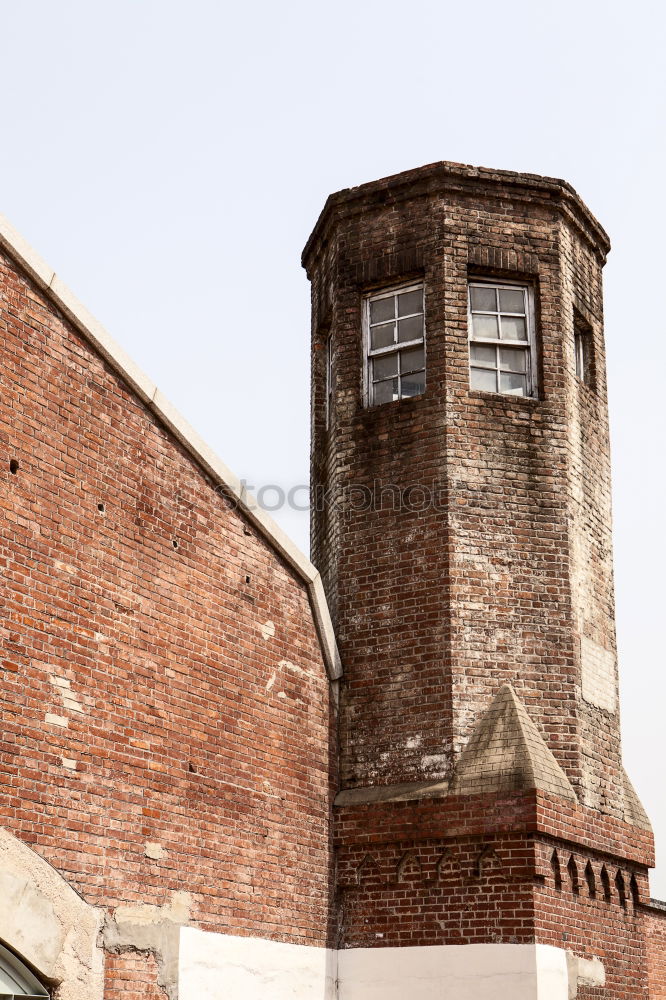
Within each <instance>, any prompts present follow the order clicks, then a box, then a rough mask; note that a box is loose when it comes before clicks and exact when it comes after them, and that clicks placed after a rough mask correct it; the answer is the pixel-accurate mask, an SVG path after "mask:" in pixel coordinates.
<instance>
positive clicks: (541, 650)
mask: <svg viewBox="0 0 666 1000" xmlns="http://www.w3.org/2000/svg"><path fill="white" fill-rule="evenodd" d="M608 250H609V243H608V239H607V237H606V235H605V233H604V232H603V230H602V229H601V227H600V226H599V224H598V223H597V222H596V220H595V219H594V218H593V217H592V216H591V215H590V214H589V212H588V211H587V209H586V208H585V206H584V205H583V204H582V202H581V201H580V199H579V198H578V196H577V195H576V194H575V192H573V190H572V189H571V188H570V187H569V186H568V185H567V184H565V183H564V182H562V181H555V180H550V179H547V178H540V177H534V176H531V175H521V174H510V173H505V172H496V171H490V170H480V169H474V168H470V167H464V166H461V165H458V164H449V163H443V164H434V165H431V166H429V167H424V168H421V169H420V170H415V171H410V172H407V173H405V174H400V175H398V176H396V177H391V178H387V179H385V180H382V181H377V182H374V183H371V184H367V185H364V186H363V187H360V188H354V189H351V190H349V191H342V192H339V193H338V194H337V195H332V196H331V197H330V198H329V200H328V202H327V203H326V206H325V208H324V211H323V212H322V215H321V217H320V219H319V221H318V223H317V225H316V227H315V230H314V232H313V234H312V236H311V237H310V240H309V241H308V244H307V246H306V248H305V251H304V255H303V263H304V266H305V267H306V269H307V271H308V275H309V277H310V279H311V282H312V304H313V313H312V330H313V369H312V386H313V390H312V414H313V440H312V478H313V481H314V483H315V484H316V485H317V492H316V496H317V498H318V500H319V504H318V506H317V509H316V512H315V516H314V517H313V521H312V546H313V558H314V560H315V562H316V563H317V565H318V567H319V569H320V571H321V572H322V576H323V579H324V583H325V587H326V592H327V596H328V598H329V604H330V607H331V608H332V612H333V615H334V619H335V623H336V628H337V635H338V639H339V643H340V648H341V655H342V660H343V663H344V667H345V675H344V677H343V680H342V686H341V700H340V740H341V747H340V767H341V786H342V789H343V790H342V792H341V793H340V794H339V795H338V798H337V800H336V801H337V824H336V843H337V845H338V873H339V885H340V891H341V894H342V897H343V901H344V903H343V918H342V919H341V930H340V935H341V942H342V944H343V946H344V947H382V946H391V945H401V946H405V945H420V946H424V945H428V944H449V945H453V944H470V943H476V942H500V941H501V942H507V943H508V942H522V941H526V942H527V941H538V942H541V943H544V944H548V945H554V946H556V947H558V948H564V949H568V950H571V951H572V952H573V953H574V955H576V956H579V957H580V958H581V959H584V960H585V961H583V963H582V964H581V966H580V969H581V971H580V972H579V978H578V984H579V987H578V988H579V995H580V996H587V997H593V996H597V995H598V996H601V995H603V996H607V997H613V998H617V1000H619V998H620V997H647V996H648V972H647V968H648V967H647V958H646V923H645V914H644V912H643V908H642V904H643V902H645V901H646V900H647V898H648V897H649V889H648V883H647V868H648V866H649V865H651V864H652V863H653V857H652V838H651V832H650V827H649V821H648V819H647V817H646V816H645V813H644V811H643V809H642V806H641V804H640V802H639V801H638V799H637V797H636V794H635V792H634V791H633V789H632V787H631V784H630V782H629V779H628V778H627V776H626V774H625V772H624V770H623V767H622V761H621V752H620V730H619V716H618V698H617V663H616V648H615V631H614V628H615V626H614V604H613V578H612V541H611V515H610V465H609V443H608V420H607V407H606V379H605V360H604V342H603V303H602V287H601V272H602V267H603V264H604V262H605V258H606V254H607V252H608ZM480 279H481V280H483V279H485V280H494V281H496V282H505V283H511V282H514V283H521V284H523V285H526V286H528V287H529V289H530V292H531V295H532V296H533V301H534V325H535V329H536V373H535V374H536V383H537V385H536V392H535V393H534V398H526V397H517V396H513V395H501V394H497V393H490V392H484V391H478V390H474V389H471V388H470V374H469V346H468V336H469V329H470V321H469V318H468V288H469V283H470V281H478V280H480ZM418 282H422V283H423V287H424V300H425V329H426V333H425V344H426V375H425V384H426V388H425V392H424V393H422V394H421V395H418V396H415V397H413V398H405V399H402V400H400V401H395V402H390V403H385V404H383V405H378V406H368V405H367V403H366V400H365V395H364V386H365V379H366V378H368V377H369V375H366V374H365V372H364V367H365V351H366V350H367V348H366V347H365V346H364V340H363V336H362V330H363V322H364V319H363V308H364V299H365V298H366V297H367V296H368V295H371V294H377V293H379V292H381V291H384V290H390V289H392V288H399V287H400V286H401V285H404V284H412V285H413V284H414V283H418ZM576 335H579V336H580V335H583V336H584V338H585V339H584V345H583V346H581V344H580V342H578V343H579V348H580V354H579V358H578V364H577V358H576V344H577V341H576ZM583 351H584V353H583ZM329 358H330V359H331V360H330V367H329V371H328V374H327V370H326V369H327V363H328V359H329ZM581 358H584V364H583V362H582V361H581ZM502 685H504V687H502ZM530 789H536V793H535V792H534V791H532V792H530V791H529V790H530ZM535 794H536V799H535V797H534V796H535ZM593 958H594V960H595V961H596V960H597V959H601V961H602V962H603V965H604V968H605V977H606V985H605V987H603V989H602V985H601V983H600V981H598V976H599V975H600V974H599V973H598V967H597V966H596V965H594V962H593V961H592V959H593ZM586 962H588V964H586ZM589 962H592V964H591V965H590V964H589ZM590 970H592V971H590ZM595 977H597V978H595Z"/></svg>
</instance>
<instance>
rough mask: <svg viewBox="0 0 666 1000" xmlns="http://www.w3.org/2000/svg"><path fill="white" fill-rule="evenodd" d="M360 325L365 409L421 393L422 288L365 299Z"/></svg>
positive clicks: (423, 364)
mask: <svg viewBox="0 0 666 1000" xmlns="http://www.w3.org/2000/svg"><path fill="white" fill-rule="evenodd" d="M364 325H365V336H366V399H367V405H368V406H379V404H380V403H390V402H391V401H393V400H396V399H405V398H406V397H409V396H420V395H421V393H423V392H425V323H424V304H423V284H417V285H407V286H403V287H402V288H394V289H391V290H388V291H383V292H378V293H377V294H374V295H369V296H368V297H367V298H366V299H365V323H364Z"/></svg>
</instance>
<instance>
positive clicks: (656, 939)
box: [645, 901, 666, 1000]
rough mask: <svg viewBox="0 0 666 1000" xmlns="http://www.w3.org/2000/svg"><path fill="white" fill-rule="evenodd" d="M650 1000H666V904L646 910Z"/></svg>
mask: <svg viewBox="0 0 666 1000" xmlns="http://www.w3.org/2000/svg"><path fill="white" fill-rule="evenodd" d="M645 924H646V933H647V956H648V974H649V982H650V1000H664V998H666V903H655V902H654V901H653V902H652V905H651V906H648V907H646V908H645Z"/></svg>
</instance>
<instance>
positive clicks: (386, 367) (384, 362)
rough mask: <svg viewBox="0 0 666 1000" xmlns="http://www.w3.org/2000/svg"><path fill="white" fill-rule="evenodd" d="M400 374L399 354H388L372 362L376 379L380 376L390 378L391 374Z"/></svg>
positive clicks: (373, 374)
mask: <svg viewBox="0 0 666 1000" xmlns="http://www.w3.org/2000/svg"><path fill="white" fill-rule="evenodd" d="M397 374H398V355H397V354H387V355H385V356H384V357H382V358H375V360H374V361H373V362H372V377H373V379H374V380H375V382H376V381H378V380H379V379H380V378H390V376H391V375H397Z"/></svg>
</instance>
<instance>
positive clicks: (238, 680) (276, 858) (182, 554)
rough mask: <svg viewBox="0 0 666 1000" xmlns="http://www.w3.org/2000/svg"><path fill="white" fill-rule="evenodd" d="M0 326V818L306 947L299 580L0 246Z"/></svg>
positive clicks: (312, 926) (95, 884)
mask: <svg viewBox="0 0 666 1000" xmlns="http://www.w3.org/2000/svg"><path fill="white" fill-rule="evenodd" d="M0 338H1V345H2V346H1V350H2V365H1V366H0V440H1V441H2V455H3V457H2V463H1V469H0V505H1V507H2V516H3V525H4V527H3V533H2V540H1V542H0V565H1V567H2V582H1V588H2V592H1V593H2V599H1V601H0V641H1V642H2V656H1V657H0V660H1V663H2V668H1V670H2V683H1V685H0V699H1V704H2V731H1V733H0V775H1V777H0V780H1V781H2V785H3V794H2V796H1V797H0V823H2V825H4V826H5V827H7V828H8V829H9V830H10V831H11V832H12V833H13V834H15V836H16V837H18V838H20V839H21V840H23V841H24V842H25V843H27V844H29V845H30V846H31V847H33V848H34V849H35V850H36V851H37V852H38V853H39V854H41V855H42V856H43V857H44V858H46V859H47V860H48V861H49V862H50V863H51V864H52V865H53V866H55V868H57V869H58V870H59V871H60V872H61V873H62V874H63V875H64V877H65V878H66V879H67V880H68V881H69V882H70V884H71V885H72V886H73V887H74V888H75V889H76V890H77V891H78V892H79V893H81V895H82V896H83V897H84V898H85V899H86V900H87V901H88V902H89V903H91V904H93V905H94V906H99V907H103V908H104V909H105V910H106V911H107V912H108V913H109V914H111V913H112V912H113V910H114V908H115V907H116V906H120V905H122V904H128V903H129V904H133V903H137V904H153V905H157V906H166V905H168V903H169V900H170V899H171V898H172V896H173V893H174V892H175V891H176V890H178V891H181V892H182V891H185V892H187V893H189V894H190V897H191V913H192V919H193V921H194V922H195V923H196V924H198V925H199V926H200V927H202V928H204V929H208V930H214V931H220V932H226V933H234V934H244V935H259V936H263V937H273V938H277V939H280V940H289V941H294V942H302V943H311V944H322V943H324V942H325V941H326V938H327V928H328V923H329V893H328V877H329V843H328V838H329V834H328V829H329V813H330V791H331V787H332V782H333V781H334V780H335V776H334V774H333V772H332V769H331V766H330V761H331V759H332V758H331V754H330V751H331V740H332V739H333V731H332V715H331V708H330V703H329V683H328V680H327V677H326V671H325V667H324V664H323V661H322V656H321V652H320V646H319V643H318V639H317V635H316V632H315V628H314V626H313V621H312V613H311V609H310V605H309V600H308V594H307V590H306V588H305V586H304V585H303V584H302V582H301V581H300V580H298V579H296V577H295V575H294V573H293V572H292V571H291V570H290V569H289V568H288V567H287V566H286V565H285V564H283V563H282V562H281V560H280V559H279V558H278V557H277V555H276V554H275V553H274V551H273V550H272V549H271V548H270V547H269V545H268V544H267V543H266V542H265V541H264V540H263V539H262V537H260V536H259V535H258V534H257V532H256V531H255V530H254V528H252V527H251V526H250V525H248V524H247V523H246V522H245V521H244V519H243V517H242V516H241V515H240V514H239V513H238V512H237V511H236V510H234V509H233V508H232V506H231V504H230V503H229V502H228V501H227V500H226V499H225V498H224V497H223V496H221V495H220V494H219V493H218V492H216V491H215V489H214V488H213V486H212V484H211V483H210V482H209V481H207V479H206V477H205V475H204V474H203V473H202V472H201V471H200V470H199V469H198V468H197V467H196V466H195V465H194V464H193V462H192V460H191V459H190V458H189V457H188V455H187V454H186V453H185V452H184V451H183V450H182V449H181V447H180V446H179V445H178V444H177V443H176V442H175V441H174V440H173V439H172V438H171V437H170V436H169V434H168V433H167V432H166V430H165V429H164V428H163V427H162V426H161V425H160V424H159V423H158V422H157V420H156V418H155V417H154V416H153V415H152V414H151V413H150V412H148V410H147V409H146V408H145V407H144V406H143V405H142V404H141V403H140V402H139V401H138V400H137V398H135V397H134V396H133V395H132V393H131V392H130V391H129V390H128V389H127V387H126V386H125V385H124V384H123V383H122V381H120V380H119V378H118V377H117V376H116V375H115V374H114V373H113V372H112V371H111V370H110V369H109V368H108V366H107V365H106V364H105V362H104V361H103V360H102V359H101V358H100V357H98V356H97V355H96V354H95V353H94V352H93V351H92V350H91V348H90V347H89V345H88V344H87V343H86V342H84V341H83V340H82V339H81V337H80V336H79V335H78V334H77V333H75V332H74V331H73V330H72V329H71V328H70V327H69V326H68V324H67V322H65V321H64V320H63V319H62V317H60V316H59V315H58V314H57V313H56V312H55V310H54V309H53V308H52V307H51V305H50V304H49V303H48V301H46V300H45V298H44V297H43V296H42V294H41V293H40V292H38V291H37V290H36V289H35V288H34V287H33V286H31V284H30V283H29V281H27V280H25V279H24V278H23V277H22V276H21V275H20V274H18V273H17V271H16V269H15V267H14V266H13V264H12V263H11V262H10V261H9V260H7V259H5V258H2V259H0ZM10 462H11V463H12V465H11V469H10ZM132 968H133V967H132V963H131V961H130V960H129V959H127V960H124V959H122V958H118V959H113V960H110V961H109V964H108V969H109V977H110V979H109V983H108V996H109V997H113V996H116V995H123V996H130V995H133V994H131V992H128V991H129V987H128V986H126V985H123V984H124V983H125V980H126V979H128V977H129V978H131V977H132V976H135V977H138V978H139V979H140V978H142V977H143V972H141V971H140V970H139V971H138V972H133V971H132ZM142 968H143V967H142ZM144 971H145V970H144ZM146 988H147V987H146ZM137 995H141V996H144V995H148V994H147V993H145V992H140V993H138V994H137ZM150 995H152V994H150Z"/></svg>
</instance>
